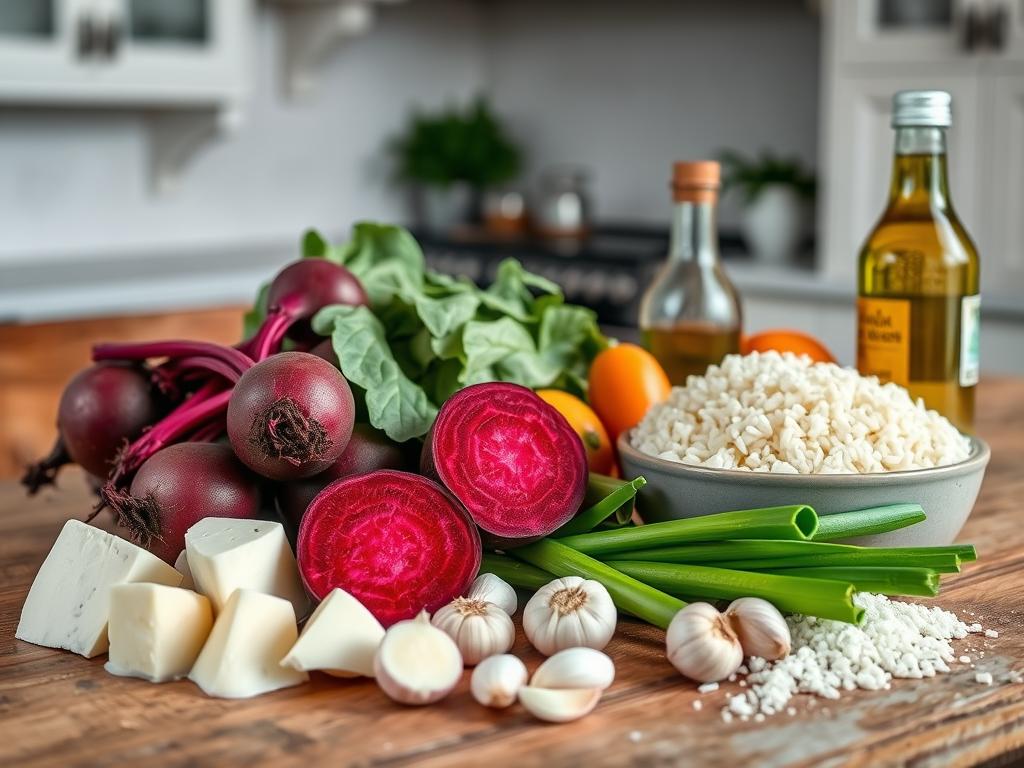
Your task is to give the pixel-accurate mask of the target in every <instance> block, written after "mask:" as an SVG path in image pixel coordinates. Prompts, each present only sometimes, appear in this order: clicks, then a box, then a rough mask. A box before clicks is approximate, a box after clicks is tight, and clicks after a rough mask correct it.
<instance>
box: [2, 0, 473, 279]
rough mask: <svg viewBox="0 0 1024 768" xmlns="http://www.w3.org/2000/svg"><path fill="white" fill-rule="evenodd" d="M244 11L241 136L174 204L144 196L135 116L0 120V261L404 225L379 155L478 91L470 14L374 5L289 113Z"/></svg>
mask: <svg viewBox="0 0 1024 768" xmlns="http://www.w3.org/2000/svg"><path fill="white" fill-rule="evenodd" d="M255 5H256V7H257V9H258V16H257V19H256V22H255V28H254V30H253V36H252V37H253V44H252V72H253V93H252V98H251V102H250V103H249V104H248V105H247V108H246V113H247V114H246V121H245V124H244V126H243V127H242V128H241V130H240V131H239V133H238V134H237V136H235V137H233V138H231V139H229V140H226V141H223V142H221V143H219V144H217V145H216V146H212V147H210V148H209V149H208V150H205V151H203V152H202V154H201V155H200V156H198V157H197V158H196V159H195V162H194V163H193V164H192V165H191V166H189V167H188V168H187V169H186V171H185V175H184V177H183V178H182V183H181V188H180V189H179V190H177V191H176V192H175V193H174V194H173V195H171V196H169V197H154V196H153V194H152V193H151V191H150V188H149V178H148V176H147V162H148V161H147V150H146V133H145V131H144V130H143V127H142V119H141V118H140V117H139V116H138V115H137V114H132V113H129V112H124V113H111V112H107V111H82V110H74V111H72V110H20V109H12V108H0V264H4V263H5V262H6V263H7V264H8V265H11V264H13V263H19V262H20V263H32V262H37V260H38V257H39V256H41V255H44V254H46V255H48V256H50V255H54V254H57V255H59V257H60V259H62V260H64V259H66V260H74V259H77V258H83V259H90V260H91V259H94V258H95V257H96V256H97V255H102V256H103V257H104V258H110V257H117V256H118V255H124V257H125V258H135V257H137V256H138V255H139V254H140V252H144V251H146V250H148V249H156V250H158V251H160V252H161V253H164V252H167V251H171V252H173V250H174V249H175V248H176V247H181V248H203V249H206V248H209V247H211V246H213V247H216V246H217V245H220V244H225V245H228V246H231V247H232V248H234V247H235V246H238V245H244V244H245V243H266V242H288V243H294V242H297V238H298V235H299V234H300V233H301V232H302V230H304V229H305V228H306V227H309V226H311V225H316V226H319V227H323V228H326V229H329V230H332V231H334V230H340V229H341V228H342V227H343V226H345V225H347V223H348V222H350V221H352V220H354V219H357V218H361V217H379V218H382V219H396V218H401V217H403V216H404V215H405V208H404V205H403V204H402V202H403V201H402V200H401V198H400V197H399V196H398V195H396V194H394V191H393V190H391V189H389V188H388V187H387V184H386V178H385V176H386V170H385V168H384V167H383V166H384V163H382V160H383V156H382V147H383V144H384V142H385V140H386V138H387V136H388V132H394V131H397V130H398V129H399V128H400V127H401V125H402V123H403V119H404V117H405V115H406V114H407V113H408V111H409V109H410V106H411V105H412V104H421V105H424V106H428V107H430V106H434V107H436V106H438V105H440V104H443V103H445V102H446V101H448V100H456V99H457V100H459V101H464V100H465V99H467V98H468V97H469V96H470V95H471V94H474V93H476V92H477V91H479V90H480V89H481V87H482V85H483V65H482V58H481V57H482V37H481V34H480V14H479V7H478V6H477V5H476V4H475V3H474V2H472V0H427V1H425V2H422V1H419V0H417V1H416V2H408V3H403V4H401V5H398V6H388V5H384V6H381V8H380V15H379V23H378V24H377V25H376V27H375V28H374V29H373V30H372V31H371V32H370V33H369V34H368V35H367V36H365V37H362V38H359V39H356V40H353V41H352V42H351V43H350V44H349V45H348V47H346V48H345V49H344V50H342V51H341V52H340V53H338V54H337V55H336V56H334V57H333V58H331V59H330V60H329V61H328V62H327V65H326V71H325V72H324V75H323V80H322V85H323V87H322V90H321V91H320V93H319V94H318V95H317V96H316V98H315V99H313V100H312V101H311V102H310V103H308V104H295V103H289V102H287V101H285V100H284V99H283V97H282V95H281V89H280V87H279V86H280V83H279V80H278V74H279V73H278V64H279V62H280V60H281V57H280V55H279V50H278V47H279V46H278V44H279V38H278V34H277V32H278V30H277V28H276V26H275V25H274V23H273V17H274V12H273V11H272V10H271V8H270V7H269V6H270V5H272V4H269V3H256V4H255ZM0 268H2V267H0ZM0 283H2V280H0Z"/></svg>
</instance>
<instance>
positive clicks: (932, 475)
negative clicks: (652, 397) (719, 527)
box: [617, 429, 992, 487]
mask: <svg viewBox="0 0 1024 768" xmlns="http://www.w3.org/2000/svg"><path fill="white" fill-rule="evenodd" d="M632 431H633V430H631V429H628V430H626V431H625V432H623V433H622V434H620V435H619V439H618V441H617V446H618V450H619V457H620V459H623V460H625V459H627V458H628V460H629V461H632V462H634V463H636V464H640V465H646V466H648V467H650V468H651V469H654V470H657V471H662V472H668V473H675V474H678V475H691V476H697V477H704V478H706V479H708V480H711V479H715V480H728V481H729V482H735V483H755V484H758V483H764V482H765V480H766V479H767V478H771V479H770V480H768V481H767V482H770V483H774V484H776V485H781V486H786V485H794V486H796V485H800V486H805V485H809V484H818V485H825V486H831V487H836V486H853V485H863V484H864V483H865V482H869V481H870V482H873V483H877V484H883V485H884V484H890V483H891V484H899V483H901V482H915V481H922V480H932V479H941V478H944V477H959V476H961V475H968V474H971V473H973V472H976V471H978V470H982V469H984V468H985V467H986V466H987V465H988V462H989V459H990V458H991V456H992V450H991V449H990V448H989V445H988V443H986V442H985V441H984V440H982V439H981V438H980V437H975V436H974V435H964V437H966V438H967V439H968V440H970V441H971V452H970V454H969V455H968V456H967V458H966V459H964V460H963V461H959V462H957V463H956V464H945V465H943V466H941V467H925V468H924V469H903V470H897V471H895V472H865V473H863V474H814V475H804V474H795V475H794V474H772V473H770V472H753V471H750V470H744V469H722V468H717V467H698V466H694V465H692V464H683V463H681V462H678V461H669V460H668V459H662V458H659V457H657V456H651V455H650V454H647V453H643V452H642V451H639V450H637V449H636V448H634V447H633V446H632V445H630V444H629V435H630V433H632Z"/></svg>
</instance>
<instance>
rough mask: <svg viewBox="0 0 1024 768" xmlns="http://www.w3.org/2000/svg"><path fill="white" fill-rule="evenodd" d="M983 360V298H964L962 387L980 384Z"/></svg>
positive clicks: (961, 325) (962, 304)
mask: <svg viewBox="0 0 1024 768" xmlns="http://www.w3.org/2000/svg"><path fill="white" fill-rule="evenodd" d="M980 359H981V296H979V295H978V294H975V295H974V296H964V297H963V298H962V299H961V300H960V386H961V387H973V386H974V385H975V384H977V383H978V369H979V362H980Z"/></svg>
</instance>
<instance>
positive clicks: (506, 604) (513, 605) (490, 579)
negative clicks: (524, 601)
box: [466, 573, 519, 616]
mask: <svg viewBox="0 0 1024 768" xmlns="http://www.w3.org/2000/svg"><path fill="white" fill-rule="evenodd" d="M466 597H469V598H472V599H474V600H483V601H484V602H485V603H494V604H495V605H496V606H498V607H499V608H501V610H503V611H504V612H505V613H507V614H508V615H509V616H514V615H515V613H516V609H517V608H518V607H519V598H518V596H517V595H516V591H515V589H513V587H512V586H511V585H510V584H508V583H507V582H505V581H503V580H502V579H500V578H499V577H497V576H495V575H494V574H493V573H481V574H480V575H479V576H477V577H476V579H475V580H474V581H473V583H472V584H471V585H470V587H469V592H467V593H466Z"/></svg>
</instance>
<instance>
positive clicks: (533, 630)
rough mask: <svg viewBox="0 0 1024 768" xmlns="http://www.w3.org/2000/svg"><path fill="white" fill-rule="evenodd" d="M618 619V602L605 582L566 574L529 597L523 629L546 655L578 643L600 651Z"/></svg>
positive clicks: (606, 642) (524, 612)
mask: <svg viewBox="0 0 1024 768" xmlns="http://www.w3.org/2000/svg"><path fill="white" fill-rule="evenodd" d="M617 618H618V613H617V612H616V610H615V603H613V602H612V598H611V595H609V594H608V590H607V589H605V587H604V585H603V584H601V583H600V582H597V581H594V580H593V579H581V578H580V577H579V576H566V577H565V578H562V579H555V580H554V581H552V582H551V583H550V584H548V585H547V586H544V587H541V588H540V589H539V590H538V591H537V592H536V594H534V596H533V597H531V598H530V601H529V602H528V603H527V604H526V608H524V609H523V630H524V631H525V632H526V636H527V638H529V640H530V642H531V643H533V646H534V648H536V649H537V650H538V651H540V652H541V653H543V654H544V655H545V656H550V655H551V654H553V653H555V652H556V651H561V650H563V649H564V648H575V647H578V646H585V647H587V648H594V649H597V650H601V649H602V648H604V647H605V646H606V645H608V641H609V640H611V639H612V635H613V634H614V633H615V622H616V619H617Z"/></svg>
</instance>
